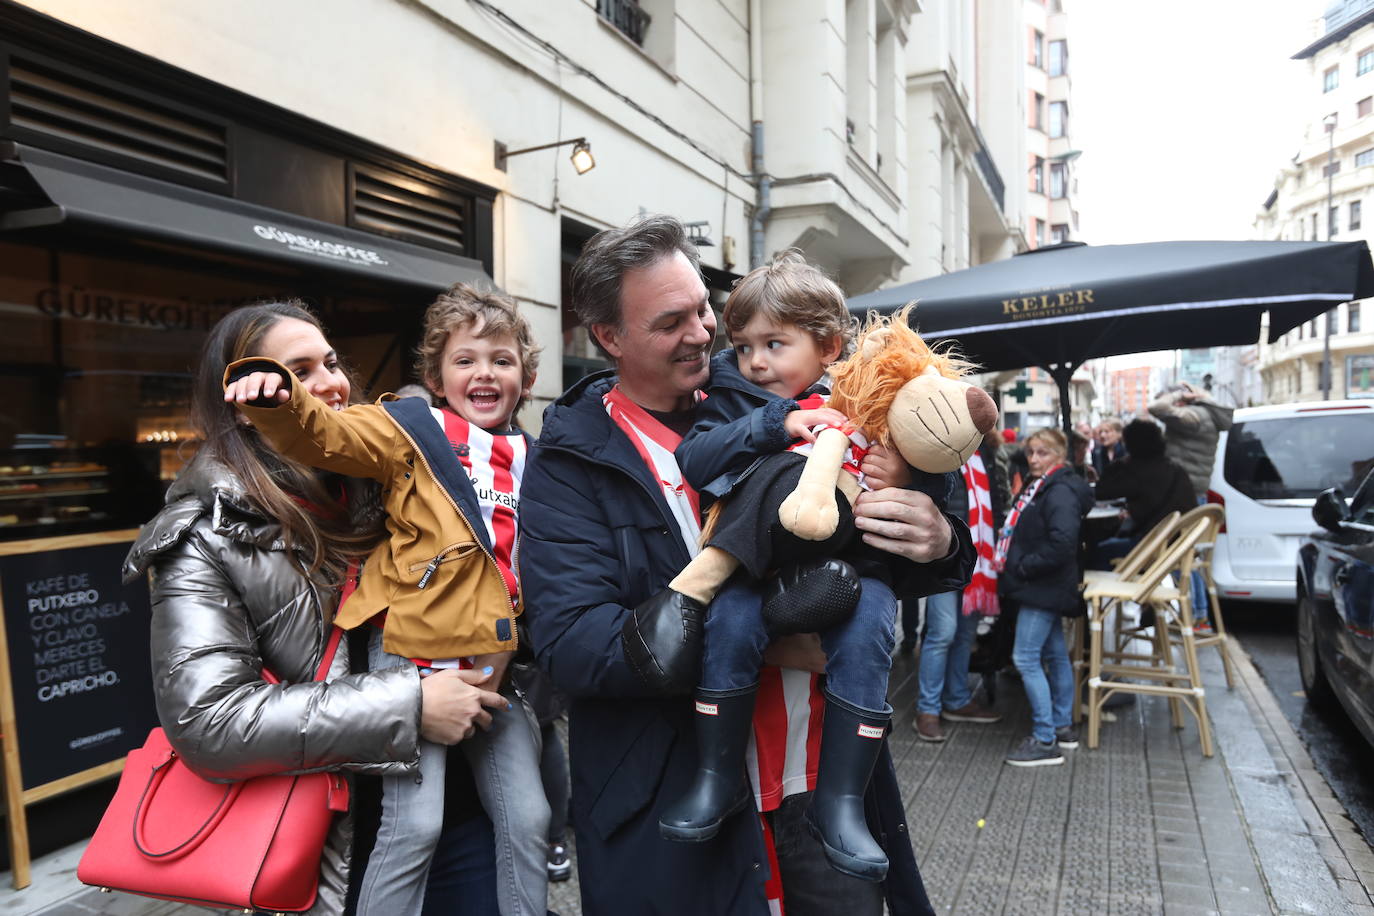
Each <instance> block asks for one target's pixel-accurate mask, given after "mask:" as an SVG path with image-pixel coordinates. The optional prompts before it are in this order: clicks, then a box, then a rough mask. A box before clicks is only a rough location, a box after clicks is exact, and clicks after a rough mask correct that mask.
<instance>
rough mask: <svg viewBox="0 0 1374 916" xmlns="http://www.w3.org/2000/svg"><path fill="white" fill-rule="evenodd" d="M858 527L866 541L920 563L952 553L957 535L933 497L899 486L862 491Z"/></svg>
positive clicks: (856, 509) (857, 506) (856, 512)
mask: <svg viewBox="0 0 1374 916" xmlns="http://www.w3.org/2000/svg"><path fill="white" fill-rule="evenodd" d="M854 526H855V527H856V528H858V529H859V530H860V531H861V532H863V539H864V543H865V544H868V545H869V546H871V547H877V548H878V549H879V550H885V551H887V552H888V553H891V554H896V555H897V556H899V557H906V558H907V559H908V560H912V561H914V562H917V563H933V562H935V561H936V560H943V559H944V558H945V557H947V556H949V551H950V546H951V543H950V542H951V540H952V539H953V537H954V531H953V529H952V528H951V527H950V524H949V522H948V521H946V520H945V517H944V515H942V514H941V513H940V510H939V509H937V508H935V503H934V502H932V501H931V499H930V497H929V496H927V495H926V494H924V493H922V492H920V491H919V490H902V489H897V488H895V487H888V488H887V489H883V490H871V491H869V492H866V493H860V494H859V498H858V500H856V501H855V503H854Z"/></svg>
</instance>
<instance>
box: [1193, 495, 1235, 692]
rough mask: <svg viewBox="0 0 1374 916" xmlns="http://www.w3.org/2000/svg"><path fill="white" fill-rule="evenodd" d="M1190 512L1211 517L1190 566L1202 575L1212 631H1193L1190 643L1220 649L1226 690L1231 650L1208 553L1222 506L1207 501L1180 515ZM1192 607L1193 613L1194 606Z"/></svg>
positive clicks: (1221, 520)
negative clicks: (1210, 522)
mask: <svg viewBox="0 0 1374 916" xmlns="http://www.w3.org/2000/svg"><path fill="white" fill-rule="evenodd" d="M1193 516H1197V517H1206V518H1211V519H1213V520H1214V524H1213V527H1212V528H1211V530H1210V531H1209V532H1207V533H1205V534H1204V535H1203V537H1202V539H1201V540H1200V541H1198V545H1197V561H1196V563H1195V564H1194V566H1193V569H1194V570H1196V571H1197V572H1198V573H1200V574H1201V575H1202V581H1203V582H1204V583H1205V584H1206V586H1207V603H1208V607H1209V608H1210V610H1211V612H1212V632H1211V633H1204V634H1202V635H1197V634H1194V638H1193V643H1194V645H1196V646H1197V647H1198V648H1199V649H1207V648H1215V649H1216V650H1217V651H1218V652H1219V653H1221V670H1222V671H1223V672H1225V674H1226V689H1228V690H1230V689H1231V688H1232V687H1234V686H1235V680H1234V678H1233V676H1232V671H1231V653H1230V652H1229V651H1228V648H1227V642H1228V640H1227V636H1226V622H1225V621H1224V620H1222V618H1221V599H1220V598H1218V597H1217V583H1216V581H1215V580H1213V578H1212V555H1213V553H1214V551H1215V548H1216V543H1217V535H1218V534H1220V533H1221V526H1222V525H1224V524H1225V523H1226V510H1225V509H1223V508H1222V507H1221V506H1218V505H1216V504H1214V503H1208V504H1207V505H1205V506H1198V507H1197V508H1196V509H1193V510H1192V511H1190V512H1189V513H1188V514H1187V515H1186V516H1184V518H1185V519H1186V518H1189V517H1193ZM1193 610H1194V613H1195V614H1196V610H1197V609H1196V608H1194V609H1193ZM1198 619H1199V620H1202V621H1205V620H1206V619H1207V618H1206V617H1205V616H1199V618H1198Z"/></svg>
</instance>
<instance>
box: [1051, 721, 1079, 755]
mask: <svg viewBox="0 0 1374 916" xmlns="http://www.w3.org/2000/svg"><path fill="white" fill-rule="evenodd" d="M1054 740H1055V741H1056V742H1058V744H1059V749H1060V750H1061V751H1072V750H1076V749H1077V748H1078V729H1076V728H1074V727H1073V726H1072V725H1065V726H1063V727H1061V728H1056V729H1055V730H1054Z"/></svg>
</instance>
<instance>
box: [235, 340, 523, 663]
mask: <svg viewBox="0 0 1374 916" xmlns="http://www.w3.org/2000/svg"><path fill="white" fill-rule="evenodd" d="M249 364H252V368H253V369H254V370H257V369H267V368H269V367H270V368H275V370H276V371H277V373H278V374H279V375H281V376H282V378H283V379H285V380H288V381H289V382H290V385H291V399H290V400H289V401H287V402H285V403H283V404H281V405H279V406H277V407H250V406H248V405H243V404H241V405H239V408H240V409H241V410H242V411H243V413H244V416H246V417H247V418H248V419H249V421H250V422H251V423H252V424H253V426H254V427H256V428H257V429H258V431H259V432H260V433H261V434H262V435H263V436H264V437H266V439H267V441H269V442H270V443H271V444H272V447H273V448H275V449H276V450H277V451H279V452H281V453H282V454H283V455H286V456H288V457H291V458H294V459H296V460H297V461H300V462H303V463H305V464H308V465H310V466H312V467H316V468H322V469H324V470H328V471H334V472H335V473H338V474H346V475H348V476H350V477H370V478H372V479H373V480H377V481H379V482H380V483H381V485H382V500H383V503H384V506H385V508H386V513H387V523H386V525H387V533H388V535H389V536H388V538H387V540H385V541H383V542H382V543H381V544H379V545H378V546H377V547H376V549H374V550H373V551H372V554H371V555H370V556H369V557H368V558H367V562H366V564H364V566H363V575H362V579H361V581H360V582H359V583H358V590H357V591H356V592H355V593H354V594H353V597H351V598H350V599H349V600H348V602H347V604H346V605H345V606H344V607H343V608H341V609H340V611H339V613H338V616H337V617H336V619H335V622H336V623H337V624H338V625H339V626H341V627H343V628H344V629H353V628H354V627H356V626H358V625H360V624H363V623H366V622H367V621H369V620H371V619H372V618H373V617H374V616H376V615H377V614H378V613H379V612H380V611H383V610H385V611H387V617H386V627H385V629H384V631H383V639H382V645H383V647H384V648H385V649H386V651H388V652H391V653H393V654H395V655H403V656H407V657H411V658H454V657H457V656H463V655H479V654H485V653H488V652H503V651H508V650H513V649H515V647H516V644H517V636H516V628H515V618H516V617H518V616H519V615H520V613H521V605H520V602H518V601H515V602H512V600H511V598H510V593H509V592H508V591H507V590H506V585H505V582H504V580H503V579H502V576H501V571H500V569H499V568H498V567H497V565H496V559H495V558H494V557H493V556H492V555H491V553H490V551H488V550H487V548H486V547H485V546H484V544H483V539H482V538H479V537H478V536H477V530H478V528H477V526H480V525H482V520H481V519H480V518H476V519H473V518H469V517H468V516H467V514H465V513H464V511H463V510H462V508H461V507H460V506H459V504H458V502H457V501H456V500H455V499H454V498H453V496H452V495H450V493H449V491H448V490H447V489H446V488H445V487H444V486H443V485H442V484H441V483H440V482H439V477H438V476H437V475H436V473H435V470H434V469H433V468H432V467H430V464H429V462H428V461H427V460H426V458H425V456H424V454H423V452H422V451H421V449H420V448H419V446H418V445H417V444H416V441H415V438H414V435H413V434H412V433H411V432H409V431H407V430H406V429H405V428H403V426H402V425H401V424H400V423H399V422H398V421H397V420H396V419H395V418H394V417H393V416H392V415H391V414H390V413H388V412H387V410H386V409H385V408H383V407H382V402H383V401H386V400H394V397H393V396H392V395H383V396H382V397H381V398H380V399H378V401H377V403H376V404H357V405H354V406H352V407H349V408H347V409H345V410H339V411H336V410H334V409H332V408H330V407H328V406H326V405H325V404H324V403H323V402H322V401H320V400H318V399H317V398H315V397H313V396H311V395H310V394H309V393H307V392H306V390H305V389H304V387H302V386H301V384H300V381H299V380H298V379H296V377H295V376H294V375H292V373H291V372H289V371H288V370H287V369H286V367H285V366H283V365H281V364H280V363H277V362H275V361H273V360H269V359H263V358H261V357H250V358H249V359H242V360H238V361H237V362H235V363H232V364H230V366H229V367H228V369H227V370H226V371H225V376H224V377H225V381H226V383H227V382H228V380H229V379H230V378H234V377H237V376H238V375H241V374H243V373H242V370H243V369H244V367H246V366H248V365H249ZM436 427H437V424H436ZM441 434H442V433H441ZM454 460H455V461H456V460H457V459H456V458H455V459H454ZM461 476H462V483H463V484H464V485H467V475H466V474H465V473H464V474H462V475H461ZM515 549H516V557H513V558H512V559H513V560H518V551H519V546H518V544H517V546H516V548H515ZM422 583H423V584H422Z"/></svg>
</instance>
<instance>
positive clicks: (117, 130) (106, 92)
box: [9, 56, 228, 184]
mask: <svg viewBox="0 0 1374 916" xmlns="http://www.w3.org/2000/svg"><path fill="white" fill-rule="evenodd" d="M9 76H10V124H11V125H12V126H14V127H17V128H24V129H25V130H30V131H34V132H36V133H40V134H44V135H47V136H49V137H54V138H57V139H61V140H65V141H67V142H69V143H75V144H78V145H80V146H84V147H87V148H90V149H94V150H98V151H101V152H103V153H106V154H113V155H118V156H122V157H127V158H129V159H134V160H137V161H139V162H142V163H145V164H148V165H152V166H156V167H158V168H161V169H169V170H171V171H172V172H174V173H177V174H180V175H182V176H185V177H186V178H189V179H195V180H196V183H204V182H206V181H210V182H214V183H218V184H225V183H227V180H228V167H227V158H228V147H227V141H226V132H225V128H224V126H223V125H221V124H216V123H214V122H211V121H206V120H202V119H199V118H195V117H192V116H190V115H187V114H185V113H183V112H181V111H177V110H175V109H173V108H171V107H169V106H164V105H159V104H157V103H156V102H151V101H149V100H147V99H143V98H138V97H135V96H134V95H132V94H129V93H123V92H120V91H118V90H117V89H115V88H113V87H111V86H110V85H107V84H103V83H97V82H95V81H90V80H85V79H82V78H80V77H77V76H74V75H72V74H69V73H62V72H59V71H57V70H55V69H52V68H49V67H46V66H44V65H42V64H39V63H36V62H33V61H27V60H24V59H22V58H20V57H18V56H15V57H12V58H11V63H10V72H9Z"/></svg>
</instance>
